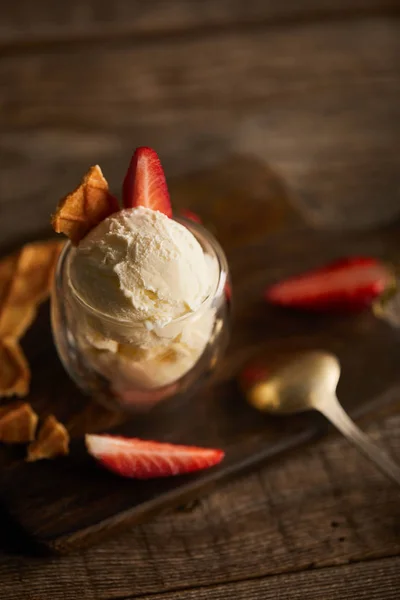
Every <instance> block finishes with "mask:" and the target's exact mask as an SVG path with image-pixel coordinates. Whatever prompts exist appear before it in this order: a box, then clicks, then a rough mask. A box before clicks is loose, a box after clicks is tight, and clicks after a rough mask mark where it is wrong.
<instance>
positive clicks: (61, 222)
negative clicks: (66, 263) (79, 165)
mask: <svg viewBox="0 0 400 600" xmlns="http://www.w3.org/2000/svg"><path fill="white" fill-rule="evenodd" d="M118 210H119V205H118V200H117V199H116V198H115V197H114V196H113V195H112V194H110V192H109V189H108V183H107V181H106V179H105V178H104V176H103V173H102V172H101V169H100V167H99V166H98V165H96V166H94V167H91V168H90V169H89V171H88V172H87V173H86V175H85V176H84V178H83V180H82V183H81V184H80V185H79V186H78V187H77V188H76V190H74V191H73V192H71V193H70V194H68V196H66V197H65V198H63V199H62V200H61V202H60V203H59V205H58V207H57V210H56V212H55V214H54V215H53V216H52V219H51V224H52V226H53V229H54V231H56V232H57V233H64V234H65V235H66V236H67V237H69V239H70V240H71V241H72V243H73V244H75V245H76V244H78V243H79V242H80V240H81V239H82V238H84V237H85V235H86V234H87V233H89V231H90V230H91V229H93V227H95V226H96V225H98V224H99V223H100V222H101V221H103V220H104V219H105V218H106V217H108V216H109V215H111V214H112V213H114V212H116V211H118Z"/></svg>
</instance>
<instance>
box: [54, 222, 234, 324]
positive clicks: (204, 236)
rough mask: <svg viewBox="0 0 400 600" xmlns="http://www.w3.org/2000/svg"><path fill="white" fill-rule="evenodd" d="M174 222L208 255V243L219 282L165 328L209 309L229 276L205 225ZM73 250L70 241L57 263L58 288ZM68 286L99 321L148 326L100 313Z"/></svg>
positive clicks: (223, 257) (223, 255) (213, 239)
mask: <svg viewBox="0 0 400 600" xmlns="http://www.w3.org/2000/svg"><path fill="white" fill-rule="evenodd" d="M173 220H174V221H177V222H178V223H181V224H182V225H184V226H185V227H187V229H189V231H191V233H193V235H194V236H195V237H196V239H197V241H198V242H199V243H200V245H201V246H202V248H203V250H205V252H206V253H207V248H204V243H203V242H204V240H205V241H206V245H208V246H209V247H210V248H211V249H212V251H213V254H214V257H215V258H216V262H217V265H218V278H217V282H216V284H215V287H214V290H213V291H211V292H210V293H209V294H208V295H207V296H206V297H205V298H204V300H203V301H202V302H201V304H200V305H199V306H198V307H197V308H196V310H194V311H191V312H188V313H185V314H183V315H181V316H180V317H177V318H176V319H172V320H171V321H168V322H167V323H166V324H165V325H164V326H169V325H173V324H175V323H181V322H182V321H185V320H189V319H190V318H193V317H194V316H196V315H197V314H199V313H200V312H201V311H203V310H204V309H205V308H207V307H208V306H209V305H210V304H211V303H212V302H213V300H214V299H215V298H218V297H219V296H220V295H221V293H222V292H223V290H224V287H225V283H226V280H227V276H228V261H227V259H226V256H225V252H224V251H223V249H222V247H221V245H220V244H219V242H218V241H217V240H216V238H215V237H214V236H213V234H212V233H211V232H210V231H208V229H206V228H205V227H204V226H203V225H201V224H199V223H195V222H194V221H192V220H191V219H187V218H185V217H178V218H174V219H173ZM199 238H200V239H199ZM73 249H74V247H73V245H72V243H71V241H69V240H68V241H67V243H66V244H65V246H64V248H63V249H62V251H61V253H60V256H59V258H58V261H57V266H56V270H55V284H56V286H57V287H58V286H59V285H60V283H61V281H62V279H63V277H64V276H65V273H64V271H65V269H64V267H65V263H66V261H67V260H68V257H69V255H70V253H71V252H72V251H73ZM68 286H69V288H70V289H71V291H72V293H73V296H74V298H75V299H76V300H77V301H78V302H79V304H81V305H82V307H83V308H84V309H85V310H87V311H89V312H90V313H92V314H93V315H95V316H97V317H98V318H99V319H101V320H103V321H107V322H109V323H114V324H119V325H125V326H127V327H135V326H146V325H145V322H146V320H145V319H144V320H143V321H133V320H131V319H120V318H117V317H113V316H111V315H108V314H107V313H103V312H102V311H100V310H98V309H97V308H94V307H93V306H91V305H90V304H88V303H87V302H86V301H85V300H84V299H83V298H82V297H81V296H80V295H79V293H78V291H77V290H76V288H75V287H74V286H73V284H72V282H71V280H70V279H69V281H68ZM160 327H163V326H160Z"/></svg>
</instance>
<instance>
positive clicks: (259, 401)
mask: <svg viewBox="0 0 400 600" xmlns="http://www.w3.org/2000/svg"><path fill="white" fill-rule="evenodd" d="M339 377H340V363H339V360H338V359H337V357H336V356H335V355H334V354H330V353H328V352H323V351H314V352H306V353H304V354H301V355H299V356H297V357H296V358H294V359H292V360H291V361H289V362H287V363H286V364H284V365H282V366H280V367H278V368H277V369H276V370H275V371H273V372H272V373H270V374H269V375H268V376H267V377H265V378H263V379H261V380H259V381H258V382H256V383H255V384H254V385H252V386H250V388H249V389H248V390H247V392H246V396H247V400H248V402H249V403H250V404H251V405H252V406H254V407H255V408H257V409H258V410H260V411H263V412H267V413H271V414H277V415H290V414H293V413H298V412H304V411H306V410H312V409H314V410H318V411H319V412H320V413H322V414H323V415H324V416H325V417H326V418H327V419H328V420H329V421H331V423H332V424H333V425H335V427H337V429H339V431H341V433H342V434H343V435H344V436H345V437H346V438H347V439H348V440H349V442H351V443H352V444H354V445H355V446H356V447H357V448H358V449H359V450H361V452H363V453H364V455H365V456H367V457H368V458H369V459H370V460H371V461H373V462H374V463H375V464H376V465H377V466H378V467H379V468H380V469H381V471H382V472H383V473H385V475H387V476H388V477H390V478H391V479H393V481H395V482H396V483H398V484H399V485H400V467H399V466H398V465H397V464H396V463H395V462H394V461H393V460H392V459H391V458H390V457H389V456H388V455H387V454H386V453H385V452H383V451H382V450H381V449H380V448H379V447H378V446H376V445H375V444H374V443H373V442H372V441H371V440H370V438H369V437H368V436H367V435H366V434H365V433H363V432H362V431H361V430H360V429H359V428H358V427H357V425H355V423H353V421H352V420H351V419H350V417H349V416H348V414H347V413H346V411H345V410H344V409H343V407H342V405H341V404H340V402H339V400H338V398H337V396H336V388H337V384H338V382H339Z"/></svg>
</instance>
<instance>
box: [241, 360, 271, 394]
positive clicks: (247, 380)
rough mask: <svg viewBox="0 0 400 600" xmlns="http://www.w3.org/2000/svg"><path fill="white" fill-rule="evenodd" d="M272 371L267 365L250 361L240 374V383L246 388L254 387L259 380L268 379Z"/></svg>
mask: <svg viewBox="0 0 400 600" xmlns="http://www.w3.org/2000/svg"><path fill="white" fill-rule="evenodd" d="M269 376H270V371H269V370H268V369H267V367H266V366H265V365H261V364H259V363H257V362H256V363H250V364H248V365H246V367H245V368H244V369H243V370H242V372H241V373H240V376H239V380H240V383H241V385H242V387H243V389H244V390H248V389H249V388H251V387H253V385H255V384H256V383H258V382H259V381H263V380H265V379H268V377H269Z"/></svg>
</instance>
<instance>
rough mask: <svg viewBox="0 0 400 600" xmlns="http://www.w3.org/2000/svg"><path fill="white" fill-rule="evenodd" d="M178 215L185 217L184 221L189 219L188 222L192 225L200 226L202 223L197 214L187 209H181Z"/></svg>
mask: <svg viewBox="0 0 400 600" xmlns="http://www.w3.org/2000/svg"><path fill="white" fill-rule="evenodd" d="M180 214H181V215H182V217H185V219H189V220H190V221H193V222H194V223H199V224H200V225H201V224H202V223H203V221H202V219H201V217H199V215H198V214H196V213H195V212H193V211H192V210H190V209H189V208H182V209H181V210H180Z"/></svg>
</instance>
